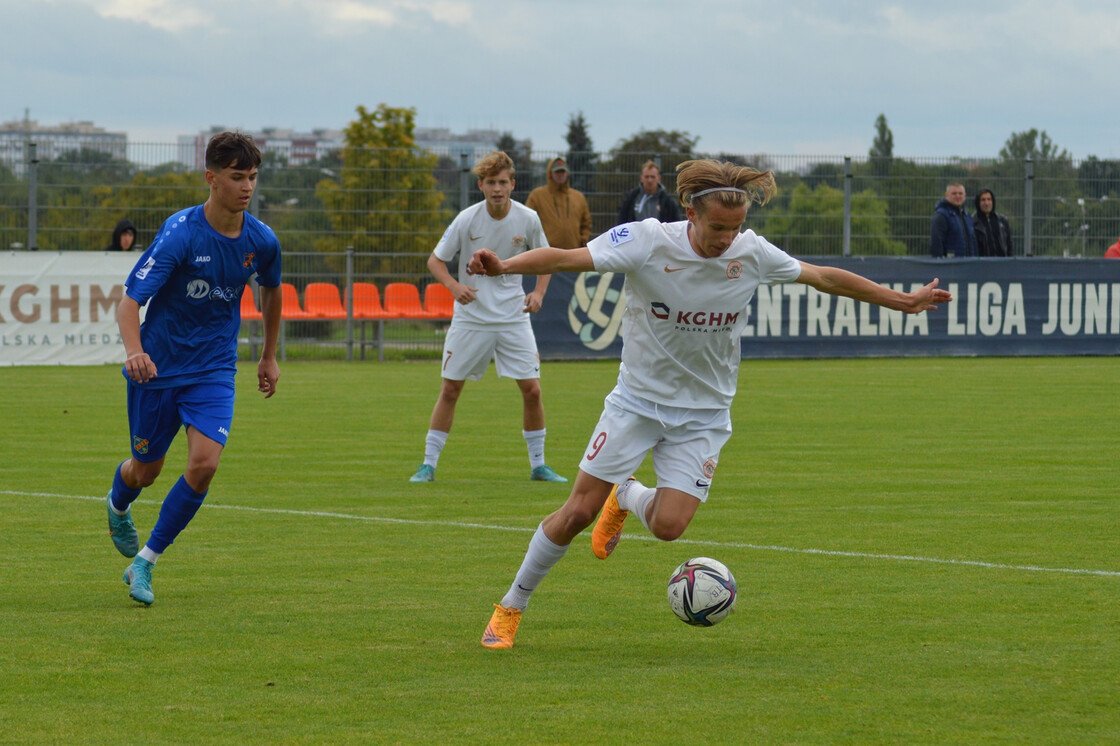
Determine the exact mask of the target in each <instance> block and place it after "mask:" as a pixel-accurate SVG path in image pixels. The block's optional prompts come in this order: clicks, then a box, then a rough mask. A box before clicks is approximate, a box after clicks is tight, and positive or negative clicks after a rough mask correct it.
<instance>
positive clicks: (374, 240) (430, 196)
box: [315, 104, 450, 274]
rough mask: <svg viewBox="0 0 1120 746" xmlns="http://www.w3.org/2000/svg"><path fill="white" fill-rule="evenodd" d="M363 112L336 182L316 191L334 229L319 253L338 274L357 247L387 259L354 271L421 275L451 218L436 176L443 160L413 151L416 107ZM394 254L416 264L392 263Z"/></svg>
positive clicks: (319, 243)
mask: <svg viewBox="0 0 1120 746" xmlns="http://www.w3.org/2000/svg"><path fill="white" fill-rule="evenodd" d="M357 113H358V118H357V119H356V120H354V121H352V122H350V124H349V125H348V126H347V127H346V130H345V137H346V147H345V148H344V149H343V152H342V165H341V166H340V168H339V172H338V177H337V180H334V179H323V180H321V181H320V182H319V183H318V185H317V186H316V188H315V193H316V195H317V196H318V197H319V199H320V200H321V201H322V203H323V205H324V207H325V208H326V210H327V212H328V215H329V218H330V223H331V228H332V233H331V234H329V235H327V236H324V237H322V238H320V239H317V240H316V241H315V248H316V249H317V250H318V251H321V252H324V253H327V254H329V255H331V256H328V263H329V264H330V265H331V267H332V269H335V270H341V269H342V266H343V262H344V260H343V252H344V251H345V249H346V247H348V246H353V247H354V250H355V252H358V253H359V254H368V253H373V254H379V255H381V256H380V257H374V258H371V257H368V256H358V257H356V259H355V271H356V272H360V273H362V274H369V273H373V274H401V273H410V272H411V273H416V274H420V273H422V272H423V271H424V260H425V259H426V257H427V256H428V254H430V253H431V250H432V247H433V246H435V245H436V242H437V241H438V240H439V237H440V235H441V234H442V232H443V229H444V227H445V226H446V224H447V221H448V220H450V216H449V215H448V214H447V213H446V211H444V210H442V209H441V207H440V206H441V204H442V202H443V194H442V193H440V191H439V189H438V187H437V184H436V179H435V176H434V175H433V173H432V170H433V169H434V168H435V165H436V161H437V158H436V156H435V155H434V154H432V153H429V152H427V151H420V150H418V149H416V148H415V147H413V135H412V133H413V130H414V128H415V119H416V110H415V109H404V108H394V107H391V106H389V105H387V104H379V105H378V106H377V109H376V111H369V110H367V109H366V108H365V107H364V106H358V108H357ZM394 254H407V255H412V256H413V257H415V258H411V259H407V258H406V259H403V260H400V261H394V257H393V255H394Z"/></svg>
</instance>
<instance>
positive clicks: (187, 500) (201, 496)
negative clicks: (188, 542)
mask: <svg viewBox="0 0 1120 746" xmlns="http://www.w3.org/2000/svg"><path fill="white" fill-rule="evenodd" d="M205 499H206V493H205V492H203V493H198V492H195V491H194V490H193V489H191V486H190V485H189V484H187V478H186V477H179V481H178V482H176V483H175V486H173V487H172V488H171V491H170V492H168V493H167V497H165V498H164V499H163V505H161V506H160V509H159V519H158V520H157V521H156V525H155V528H153V529H152V535H151V536H149V537H148V542H147V544H146V545H145V546H147V547H149V548H150V549H151V550H152V551H154V552H157V553H159V554H163V552H164V550H166V549H167V547H169V546H171V544H172V542H174V541H175V537H177V536H178V535H179V534H180V532H182V530H183V529H185V528H186V527H187V524H188V523H190V522H191V519H192V518H194V514H195V513H197V512H198V509H199V508H201V507H202V501H203V500H205Z"/></svg>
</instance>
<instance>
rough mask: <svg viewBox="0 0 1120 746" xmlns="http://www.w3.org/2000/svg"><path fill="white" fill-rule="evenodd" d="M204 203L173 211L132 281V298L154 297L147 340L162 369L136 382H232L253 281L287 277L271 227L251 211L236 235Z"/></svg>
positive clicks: (143, 331)
mask: <svg viewBox="0 0 1120 746" xmlns="http://www.w3.org/2000/svg"><path fill="white" fill-rule="evenodd" d="M202 207H203V206H202V205H196V206H194V207H189V208H187V209H186V210H182V211H180V212H177V213H175V214H174V215H172V216H171V217H170V218H168V219H167V221H166V222H165V223H164V224H163V227H161V228H160V231H159V237H158V239H157V240H156V242H155V243H154V244H152V245H151V246H150V247H148V249H147V251H145V252H144V253H143V254H142V255H141V256H140V259H139V260H138V261H137V262H136V266H135V267H133V268H132V274H131V275H130V276H129V277H128V279H127V280H126V283H125V285H126V286H125V292H126V293H127V294H128V297H130V298H132V299H133V300H135V301H136V302H137V303H139V304H140V305H141V306H143V305H144V304H145V303H147V304H148V310H147V313H146V314H145V316H144V323H143V324H142V325H141V326H140V341H141V344H143V346H144V352H146V353H148V356H149V357H151V359H152V362H154V363H155V365H156V370H157V372H158V375H157V377H156V378H153V379H152V380H150V381H149V382H148V383H145V384H136V385H143V386H147V387H150V388H170V387H172V386H182V385H186V384H191V383H210V382H219V381H228V382H230V383H232V382H233V378H234V375H235V374H236V372H237V333H238V329H239V328H240V326H241V294H242V293H244V292H246V290H245V283H246V282H247V281H248V280H249V279H250V278H251V277H252V276H253V275H257V281H258V282H259V283H260V284H261V285H264V286H265V287H276V286H278V285H279V284H280V242H279V241H278V240H277V239H276V234H275V233H273V232H272V229H271V228H269V227H268V226H267V225H265V224H264V223H262V222H261V221H259V220H257V219H256V218H255V217H253V216H252V215H250V214H249V213H244V216H245V222H244V223H243V225H242V227H241V235H240V236H238V237H237V238H228V237H226V236H223V235H222V234H220V233H218V232H217V231H216V230H214V229H213V228H212V227H211V226H210V223H208V222H207V221H206V216H205V214H204V213H203V210H202ZM125 377H126V378H128V374H127V373H125ZM129 382H130V383H134V382H133V381H131V379H130V380H129Z"/></svg>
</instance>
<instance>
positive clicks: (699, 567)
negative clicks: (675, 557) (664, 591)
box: [669, 557, 738, 627]
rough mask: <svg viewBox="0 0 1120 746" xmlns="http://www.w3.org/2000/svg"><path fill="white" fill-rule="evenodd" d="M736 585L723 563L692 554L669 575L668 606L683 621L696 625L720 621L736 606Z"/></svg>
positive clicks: (703, 625) (706, 625)
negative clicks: (692, 556)
mask: <svg viewBox="0 0 1120 746" xmlns="http://www.w3.org/2000/svg"><path fill="white" fill-rule="evenodd" d="M737 593H738V586H737V585H736V584H735V576H734V575H732V574H731V571H730V570H728V569H727V566H726V565H725V564H723V563H722V562H719V561H717V560H714V559H712V558H711V557H694V558H692V559H690V560H688V561H687V562H683V563H681V565H680V566H679V567H678V568H677V569H676V570H674V571H673V576H672V577H671V578H669V608H670V609H672V610H673V613H674V614H676V615H677V618H679V619H680V620H681V621H682V622H684V623H686V624H692V625H695V626H697V627H711V626H712V625H713V624H719V623H720V622H722V621H723V620H724V619H726V618H727V615H728V614H730V613H731V609H732V608H733V607H734V606H735V596H736V595H737Z"/></svg>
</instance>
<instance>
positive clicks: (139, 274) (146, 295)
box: [125, 214, 190, 306]
mask: <svg viewBox="0 0 1120 746" xmlns="http://www.w3.org/2000/svg"><path fill="white" fill-rule="evenodd" d="M181 217H182V214H179V215H172V216H171V217H170V218H168V219H167V222H165V223H164V224H163V226H162V227H161V228H160V233H159V236H160V237H159V240H158V241H156V242H155V243H154V244H152V246H151V247H149V248H148V250H147V251H145V252H144V253H143V254H142V255H141V256H140V258H139V259H138V260H137V262H136V266H135V267H133V268H132V274H131V275H129V277H128V279H127V280H126V281H125V294H126V295H128V297H129V298H132V299H133V300H134V301H136V302H137V303H139V304H140V305H141V306H143V305H144V304H145V303H147V302H148V300H149V299H150V298H151V297H152V296H153V295H155V294H156V293H158V292H159V289H160V288H162V287H163V285H164V283H166V282H167V278H168V277H170V276H171V273H172V272H174V271H175V268H176V267H178V266H179V265H180V264H181V263H182V262H183V258H184V256H186V253H187V251H188V249H189V248H190V231H189V230H188V229H187V228H186V226H187V225H188V223H187V221H186V220H181V219H180V218H181Z"/></svg>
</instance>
